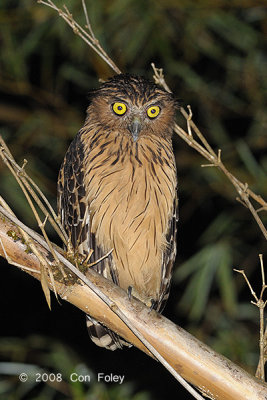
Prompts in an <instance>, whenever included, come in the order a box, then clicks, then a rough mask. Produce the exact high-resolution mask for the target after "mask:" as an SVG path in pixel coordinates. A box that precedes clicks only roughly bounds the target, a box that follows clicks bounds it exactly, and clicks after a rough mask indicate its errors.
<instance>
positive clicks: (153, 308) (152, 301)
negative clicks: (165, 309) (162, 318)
mask: <svg viewBox="0 0 267 400" xmlns="http://www.w3.org/2000/svg"><path fill="white" fill-rule="evenodd" d="M150 301H151V305H150V307H149V312H150V313H151V311H152V310H155V308H156V307H155V306H156V303H157V302H156V300H154V299H151V300H150Z"/></svg>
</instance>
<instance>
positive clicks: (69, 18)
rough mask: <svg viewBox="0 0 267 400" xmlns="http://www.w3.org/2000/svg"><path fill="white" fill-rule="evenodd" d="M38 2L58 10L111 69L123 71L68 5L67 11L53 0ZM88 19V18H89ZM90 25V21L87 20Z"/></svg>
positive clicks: (117, 72) (38, 0) (118, 72)
mask: <svg viewBox="0 0 267 400" xmlns="http://www.w3.org/2000/svg"><path fill="white" fill-rule="evenodd" d="M37 3H39V4H43V5H45V6H47V7H50V8H52V9H53V10H55V11H57V12H58V15H59V16H60V17H61V18H63V19H64V21H66V22H67V24H68V25H69V26H70V27H71V28H72V30H73V32H74V33H75V34H76V35H78V36H80V38H81V39H82V40H83V41H84V42H85V43H87V44H88V46H89V47H91V48H92V49H93V50H94V51H95V52H96V53H97V54H98V55H99V56H100V57H101V58H102V59H103V60H104V61H105V62H106V63H107V64H108V65H109V66H110V67H111V69H113V71H114V72H115V73H116V74H120V73H121V71H120V69H119V68H118V67H117V65H116V64H115V63H114V62H113V61H112V59H111V58H110V57H109V56H108V54H107V53H106V52H105V50H104V49H103V48H102V47H101V45H100V43H99V41H98V40H97V39H96V38H95V36H94V35H93V36H92V35H91V31H90V28H89V26H91V25H90V23H89V26H88V30H89V33H88V32H87V31H85V30H84V29H83V28H82V27H81V26H80V25H79V24H78V23H77V22H76V21H75V20H74V19H73V17H72V14H71V13H70V12H69V10H68V8H67V7H66V6H64V9H65V11H63V10H62V9H60V8H58V7H57V6H56V5H55V4H54V3H53V1H51V0H47V1H45V0H37ZM87 19H88V18H87ZM87 25H88V22H87Z"/></svg>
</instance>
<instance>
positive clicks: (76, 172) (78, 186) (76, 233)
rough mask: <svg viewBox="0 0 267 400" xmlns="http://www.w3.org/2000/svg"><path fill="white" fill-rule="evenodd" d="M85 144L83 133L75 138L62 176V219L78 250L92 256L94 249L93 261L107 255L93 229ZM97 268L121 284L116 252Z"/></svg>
mask: <svg viewBox="0 0 267 400" xmlns="http://www.w3.org/2000/svg"><path fill="white" fill-rule="evenodd" d="M84 157H85V156H84V146H83V142H82V139H81V133H79V134H78V135H77V136H76V137H75V139H74V140H73V141H72V143H71V145H70V147H69V149H68V151H67V153H66V155H65V158H64V161H63V163H62V166H61V169H60V173H59V178H58V213H59V215H60V219H61V223H62V225H63V227H64V229H65V231H66V233H67V236H68V238H69V239H70V242H71V244H72V246H73V250H74V253H76V254H80V255H82V256H84V259H86V257H87V256H88V254H89V252H90V250H93V253H92V254H91V257H90V259H89V260H87V261H88V262H89V263H92V262H95V261H97V260H98V259H100V258H101V257H103V256H104V253H103V251H102V249H101V248H100V247H99V246H97V245H96V241H95V235H94V234H93V233H92V232H91V230H90V225H91V224H90V209H89V207H90V199H88V198H87V194H86V189H85V186H84V174H85V170H84ZM94 269H95V270H96V271H97V272H99V273H101V274H102V275H104V276H105V277H108V274H110V279H112V280H113V281H114V283H116V284H118V282H117V280H116V276H115V275H114V274H112V273H111V271H112V256H111V255H110V256H108V257H107V259H105V260H103V261H101V262H99V263H97V264H96V265H95V266H94Z"/></svg>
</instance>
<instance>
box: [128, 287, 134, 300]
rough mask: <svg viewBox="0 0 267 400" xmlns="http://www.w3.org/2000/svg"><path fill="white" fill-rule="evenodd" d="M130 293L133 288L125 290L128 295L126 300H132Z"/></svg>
mask: <svg viewBox="0 0 267 400" xmlns="http://www.w3.org/2000/svg"><path fill="white" fill-rule="evenodd" d="M132 291H133V287H132V286H129V287H128V289H127V293H128V299H129V300H130V301H131V299H132Z"/></svg>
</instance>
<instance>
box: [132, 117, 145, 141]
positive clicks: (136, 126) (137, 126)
mask: <svg viewBox="0 0 267 400" xmlns="http://www.w3.org/2000/svg"><path fill="white" fill-rule="evenodd" d="M141 128H142V122H141V120H140V118H139V117H137V116H135V117H133V119H132V121H131V123H130V125H129V131H130V132H131V134H132V136H133V141H134V142H136V141H137V139H138V137H139V133H140V131H141Z"/></svg>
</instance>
